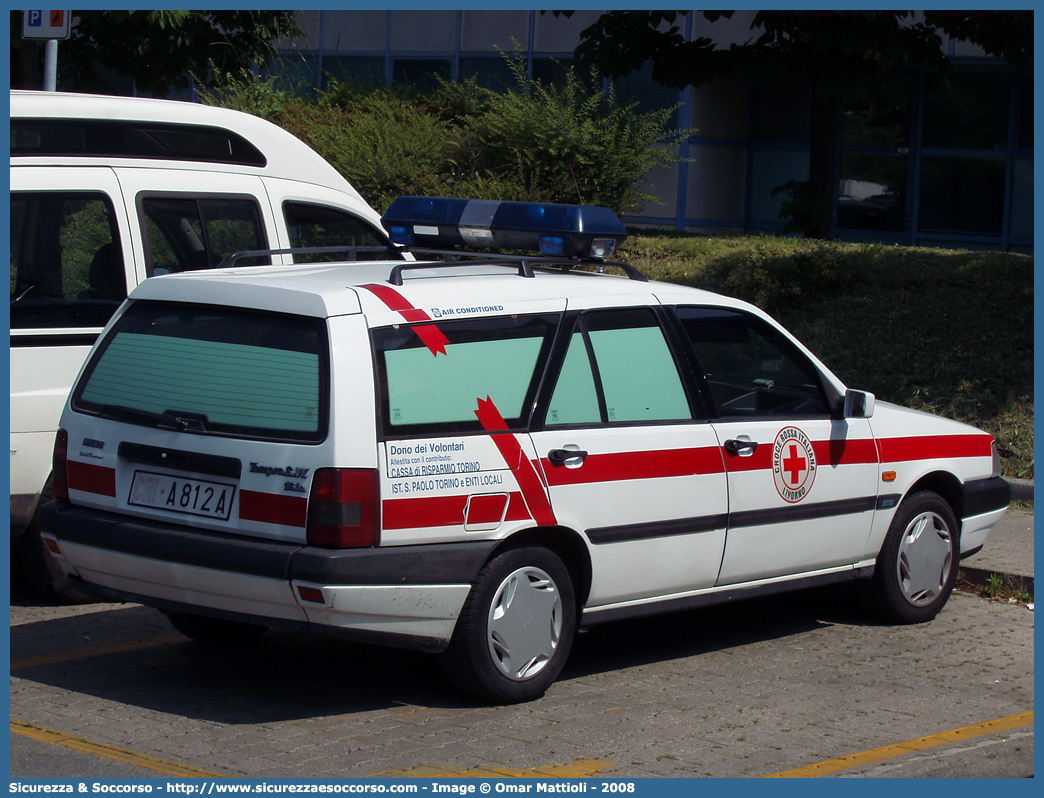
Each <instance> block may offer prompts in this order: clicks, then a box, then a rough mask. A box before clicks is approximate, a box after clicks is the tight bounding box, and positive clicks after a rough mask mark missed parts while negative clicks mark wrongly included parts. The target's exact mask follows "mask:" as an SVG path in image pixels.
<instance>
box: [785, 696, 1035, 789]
mask: <svg viewBox="0 0 1044 798" xmlns="http://www.w3.org/2000/svg"><path fill="white" fill-rule="evenodd" d="M1032 723H1033V712H1022V713H1020V714H1018V715H1010V716H1008V717H1006V718H997V719H996V720H988V721H986V722H985V723H976V724H973V725H971V726H962V727H961V728H959V729H951V730H950V731H945V732H939V733H938V734H929V735H928V736H926V737H918V738H917V739H916V740H907V741H906V742H904V743H896V744H895V745H885V746H882V747H881V748H874V749H871V750H869V751H862V752H860V753H857V754H848V755H846V756H839V757H837V758H836V759H827V760H825V761H823V762H817V763H816V764H814V765H806V766H805V767H800V768H794V769H793V770H784V771H782V772H780V773H773V774H771V775H769V776H765V777H764V778H767V779H807V778H813V777H815V776H825V775H827V774H828V773H836V772H837V771H839V770H847V769H848V768H855V767H860V766H862V765H870V764H873V763H874V762H881V761H883V760H885V759H893V758H895V757H899V756H903V755H904V754H909V753H911V752H913V751H924V750H925V749H927V748H935V747H936V746H939V745H947V744H949V743H957V742H961V741H963V740H972V739H974V738H976V737H984V736H985V735H987V734H996V733H997V732H1002V731H1007V730H1009V729H1017V728H1019V727H1020V726H1029V725H1031V724H1032Z"/></svg>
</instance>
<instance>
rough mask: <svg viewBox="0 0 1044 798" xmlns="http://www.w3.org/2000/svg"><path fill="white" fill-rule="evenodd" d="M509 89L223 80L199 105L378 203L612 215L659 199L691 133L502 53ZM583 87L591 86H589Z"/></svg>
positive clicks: (572, 77) (569, 75)
mask: <svg viewBox="0 0 1044 798" xmlns="http://www.w3.org/2000/svg"><path fill="white" fill-rule="evenodd" d="M507 60H508V61H509V63H510V65H511V68H512V70H513V74H514V79H515V87H514V88H513V89H510V90H507V91H494V90H491V89H487V88H483V87H482V86H480V85H478V83H476V82H475V81H474V80H470V81H464V82H461V83H457V84H449V83H443V84H441V85H440V86H439V87H438V88H437V89H436V90H435V91H433V92H430V93H428V94H426V95H421V94H419V93H418V92H417V91H416V90H409V89H403V90H396V91H391V90H386V89H383V88H367V87H360V86H354V85H351V84H346V83H334V84H333V85H332V86H331V87H330V88H328V89H327V90H326V91H325V92H323V93H322V95H321V96H319V97H318V98H317V99H314V100H307V99H304V98H302V97H300V96H297V94H295V93H294V92H293V91H290V90H286V89H283V88H280V86H279V82H278V79H276V78H265V79H262V78H258V77H256V76H253V75H250V74H244V75H240V76H238V77H235V76H226V78H225V80H224V81H223V83H222V87H221V88H220V89H219V90H217V91H214V92H213V93H211V94H209V95H208V96H206V97H204V98H203V99H204V102H207V103H210V104H214V105H222V106H225V107H230V108H236V109H238V110H242V111H247V112H249V113H253V114H256V115H258V116H261V117H263V118H266V119H268V120H270V121H272V122H274V123H276V124H278V125H280V126H281V127H284V128H286V129H287V130H289V131H290V132H291V133H293V134H294V135H295V136H297V137H298V138H300V139H302V140H304V141H305V142H307V143H308V144H309V145H311V146H312V148H313V149H315V150H316V151H317V152H318V153H319V154H320V155H322V156H323V157H324V158H325V159H326V160H328V161H329V162H330V163H331V164H333V165H334V166H335V167H336V168H337V170H338V171H340V172H341V174H343V175H344V176H345V177H346V178H347V179H348V181H349V182H350V183H352V185H354V186H355V187H356V189H358V190H359V192H360V193H361V194H362V195H363V196H364V197H366V199H367V201H369V203H370V204H371V205H372V206H373V207H375V208H376V209H377V210H379V211H380V210H383V209H384V208H387V207H388V205H389V204H390V203H391V201H392V200H393V199H395V198H396V197H398V196H401V195H404V194H437V195H441V196H455V197H480V198H483V199H501V200H529V201H543V202H565V203H582V204H587V205H604V206H607V207H609V208H612V209H613V210H614V211H616V212H617V213H618V214H624V213H633V212H636V211H638V210H639V209H640V208H641V207H642V205H643V204H644V203H646V202H649V201H652V200H653V199H654V198H653V197H652V195H651V194H649V193H648V192H646V191H643V190H642V188H641V185H642V179H643V178H644V177H645V176H646V175H647V174H648V173H649V172H650V171H651V170H653V169H655V168H656V167H659V166H662V165H664V164H668V163H671V162H673V161H676V160H677V158H678V147H677V146H676V145H677V143H678V142H679V141H680V140H681V139H682V138H683V137H684V136H685V135H687V134H688V133H690V132H691V131H671V130H670V129H669V123H670V121H671V120H672V118H673V116H674V113H675V109H665V110H659V111H651V112H643V111H640V110H639V109H638V108H637V107H636V105H634V104H623V103H620V102H619V101H617V99H616V97H615V95H614V94H613V93H612V92H611V91H610V92H608V93H603V91H602V89H601V81H600V80H597V79H591V80H588V81H585V80H584V79H583V77H582V76H580V75H578V74H577V73H576V72H575V71H572V70H569V71H567V72H566V77H565V82H564V85H561V86H548V85H544V84H542V83H540V82H538V81H533V80H529V79H528V78H527V77H526V74H525V68H524V67H525V65H524V62H523V61H521V60H520V59H517V58H508V59H507ZM589 84H590V86H589Z"/></svg>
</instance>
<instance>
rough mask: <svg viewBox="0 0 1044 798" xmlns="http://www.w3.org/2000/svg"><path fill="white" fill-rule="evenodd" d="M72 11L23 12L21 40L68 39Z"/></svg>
mask: <svg viewBox="0 0 1044 798" xmlns="http://www.w3.org/2000/svg"><path fill="white" fill-rule="evenodd" d="M71 17H72V11H67V10H62V11H23V12H22V38H23V39H68V38H69V21H70V18H71Z"/></svg>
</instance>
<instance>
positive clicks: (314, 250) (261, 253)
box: [216, 244, 402, 269]
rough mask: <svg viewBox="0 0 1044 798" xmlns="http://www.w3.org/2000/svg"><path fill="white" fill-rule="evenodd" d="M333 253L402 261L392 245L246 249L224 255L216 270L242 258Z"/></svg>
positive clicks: (397, 250)
mask: <svg viewBox="0 0 1044 798" xmlns="http://www.w3.org/2000/svg"><path fill="white" fill-rule="evenodd" d="M334 252H350V253H353V254H354V256H355V258H354V259H355V260H358V259H359V258H358V255H359V253H360V252H379V253H381V254H389V253H390V254H393V255H395V260H402V255H401V254H400V253H401V250H400V249H399V248H398V247H396V246H393V245H390V244H389V245H388V246H384V247H382V246H376V245H374V244H368V245H365V246H356V245H352V244H349V245H346V246H330V247H290V248H289V249H246V250H240V251H239V252H233V253H232V254H231V255H226V256H225V257H224V258H223V259H222V261H221V262H220V263H219V264H218V265H217V267H216V268H218V269H227V268H230V267H232V266H235V265H236V261H240V260H243V259H244V258H263V257H267V256H269V255H315V254H330V253H334Z"/></svg>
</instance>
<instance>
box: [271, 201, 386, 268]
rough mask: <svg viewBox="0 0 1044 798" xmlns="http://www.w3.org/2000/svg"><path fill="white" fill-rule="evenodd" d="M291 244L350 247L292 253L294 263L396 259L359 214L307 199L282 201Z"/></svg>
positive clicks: (378, 234) (296, 245) (293, 245)
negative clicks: (308, 201)
mask: <svg viewBox="0 0 1044 798" xmlns="http://www.w3.org/2000/svg"><path fill="white" fill-rule="evenodd" d="M283 215H284V216H285V217H286V229H287V231H288V232H289V234H290V246H291V247H334V246H337V247H349V248H356V247H357V248H358V250H354V249H346V250H343V251H341V252H324V253H318V252H313V253H295V254H294V263H315V262H317V261H340V260H378V259H380V260H383V259H387V258H395V259H397V258H398V254H397V253H396V251H395V250H394V249H392V248H391V247H389V245H388V242H387V240H386V239H385V238H384V236H382V235H380V233H378V232H377V231H376V230H375V229H374V228H373V227H372V226H370V225H369V224H367V223H366V222H364V221H363V220H362V219H360V218H359V217H358V216H353V215H352V214H350V213H347V212H345V211H342V210H339V209H338V208H331V207H329V206H327V205H312V204H310V203H306V202H284V203H283Z"/></svg>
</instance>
